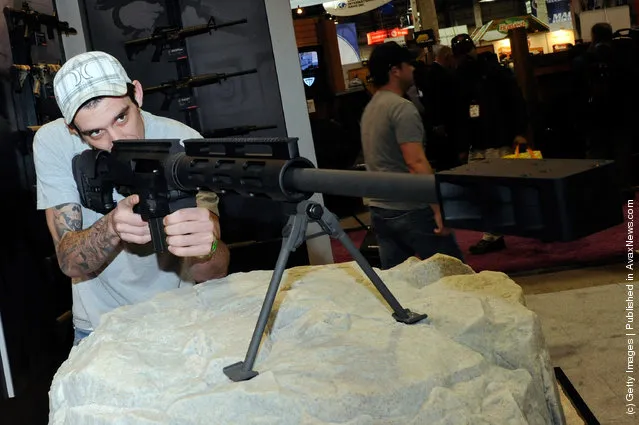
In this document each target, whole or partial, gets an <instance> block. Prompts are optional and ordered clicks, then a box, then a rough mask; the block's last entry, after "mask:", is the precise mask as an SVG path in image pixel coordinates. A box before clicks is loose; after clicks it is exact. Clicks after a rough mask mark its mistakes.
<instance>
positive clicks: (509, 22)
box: [497, 18, 528, 34]
mask: <svg viewBox="0 0 639 425" xmlns="http://www.w3.org/2000/svg"><path fill="white" fill-rule="evenodd" d="M516 28H528V20H527V19H521V18H507V19H504V20H502V21H501V22H499V26H498V27H497V31H499V32H500V33H502V34H508V31H510V30H514V29H516Z"/></svg>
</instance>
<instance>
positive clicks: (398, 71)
mask: <svg viewBox="0 0 639 425" xmlns="http://www.w3.org/2000/svg"><path fill="white" fill-rule="evenodd" d="M414 71H415V67H414V66H413V65H411V64H409V63H406V62H404V63H402V64H401V65H399V66H395V67H393V69H392V71H391V72H392V73H393V74H394V76H395V78H397V81H398V82H399V85H400V87H401V88H402V89H403V90H404V91H406V90H408V89H409V88H410V87H411V86H412V85H413V84H414V83H415V80H414V78H413V72H414Z"/></svg>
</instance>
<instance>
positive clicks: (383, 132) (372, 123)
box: [361, 90, 428, 210]
mask: <svg viewBox="0 0 639 425" xmlns="http://www.w3.org/2000/svg"><path fill="white" fill-rule="evenodd" d="M361 128H362V150H363V153H364V162H366V168H367V169H368V170H369V171H383V172H395V173H410V171H409V169H408V166H407V165H406V162H405V161H404V156H403V155H402V150H401V148H400V147H399V145H400V144H402V143H407V142H420V143H422V142H423V141H424V125H423V123H422V119H421V117H420V115H419V112H418V111H417V108H416V107H415V105H413V103H412V102H411V101H410V100H407V99H404V98H403V97H401V96H399V95H397V94H395V93H393V92H391V91H388V90H378V91H377V92H376V93H375V95H374V96H373V98H372V99H371V101H370V102H369V103H368V105H366V109H364V114H363V115H362V122H361ZM368 204H369V205H370V206H372V207H378V208H386V209H391V210H414V209H420V208H426V207H428V203H427V202H422V201H410V200H407V201H389V200H384V199H369V201H368Z"/></svg>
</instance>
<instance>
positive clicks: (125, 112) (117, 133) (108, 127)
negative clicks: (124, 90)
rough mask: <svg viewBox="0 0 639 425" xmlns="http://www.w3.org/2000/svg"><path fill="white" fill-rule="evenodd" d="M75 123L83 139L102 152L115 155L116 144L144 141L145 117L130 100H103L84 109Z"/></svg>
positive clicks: (117, 98) (77, 115)
mask: <svg viewBox="0 0 639 425" xmlns="http://www.w3.org/2000/svg"><path fill="white" fill-rule="evenodd" d="M73 122H74V123H75V125H76V127H77V129H78V131H79V132H80V136H81V137H82V139H83V140H84V141H85V142H87V143H88V144H89V145H91V146H92V147H94V148H96V149H100V150H106V151H111V148H112V147H113V141H114V140H121V139H144V121H143V119H142V114H141V113H140V109H139V108H138V107H137V106H136V105H135V103H133V101H132V100H131V98H130V97H129V96H122V97H105V98H102V100H100V102H98V103H97V104H95V105H93V106H91V107H84V108H82V109H80V110H79V111H78V113H77V114H76V116H75V119H74V120H73Z"/></svg>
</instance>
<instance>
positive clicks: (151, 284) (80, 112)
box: [34, 52, 229, 344]
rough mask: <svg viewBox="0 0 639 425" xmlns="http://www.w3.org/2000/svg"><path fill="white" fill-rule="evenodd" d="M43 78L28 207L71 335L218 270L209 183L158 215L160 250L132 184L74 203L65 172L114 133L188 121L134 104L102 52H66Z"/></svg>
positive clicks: (175, 127)
mask: <svg viewBox="0 0 639 425" xmlns="http://www.w3.org/2000/svg"><path fill="white" fill-rule="evenodd" d="M53 88H54V94H55V98H56V102H57V104H58V106H59V107H60V110H61V112H62V116H63V117H62V118H59V119H57V120H55V121H52V122H49V123H47V124H45V125H43V126H42V127H41V128H40V129H39V130H38V131H37V133H36V134H35V138H34V161H35V169H36V178H37V208H38V209H40V210H44V211H45V215H46V221H47V225H48V227H49V230H50V232H51V236H52V238H53V243H54V246H55V250H56V255H57V259H58V263H59V265H60V269H61V270H62V272H63V273H64V274H65V275H67V276H69V277H70V278H71V279H72V284H73V285H72V295H73V325H74V328H75V341H74V344H78V343H79V342H80V341H81V340H82V339H83V338H85V337H86V336H88V335H89V334H90V333H91V332H92V331H94V330H95V329H96V328H97V327H98V326H99V324H100V319H101V317H102V316H103V315H104V314H105V313H108V312H109V311H111V310H113V309H116V308H118V307H120V306H124V305H130V304H135V303H139V302H143V301H146V300H149V299H150V298H152V297H154V296H155V295H157V294H159V293H161V292H165V291H169V290H172V289H176V288H178V287H185V286H189V285H193V284H195V283H199V282H204V281H207V280H211V279H217V278H222V277H224V276H226V274H227V270H228V264H229V251H228V248H227V246H226V245H225V244H224V242H222V241H221V240H220V237H221V235H220V225H219V219H218V214H219V212H218V201H219V200H218V197H217V195H216V194H214V193H210V192H199V193H198V195H197V207H194V208H184V209H180V210H178V211H175V212H173V213H172V214H170V215H167V216H166V217H165V219H164V226H165V232H166V235H167V239H166V242H167V244H168V251H169V252H167V253H161V254H156V253H155V251H154V250H153V246H152V244H151V243H150V241H151V234H150V231H149V226H148V223H146V222H145V221H143V220H142V218H141V216H140V215H139V214H136V213H135V212H134V211H133V207H134V206H135V205H136V204H138V203H139V201H140V199H139V196H138V195H137V194H134V195H131V196H128V197H123V196H121V195H120V194H118V193H116V192H114V200H116V201H117V206H116V207H115V209H113V210H112V211H111V212H109V213H108V214H106V215H102V214H100V213H97V212H95V211H92V210H90V209H87V208H85V207H84V206H83V205H82V204H81V201H80V195H79V192H78V187H77V184H76V181H75V179H74V175H73V168H72V162H73V158H74V156H75V155H78V154H80V153H81V152H83V151H85V150H87V149H98V150H104V151H110V150H111V148H112V146H113V142H114V141H115V140H122V139H133V140H137V139H180V140H185V139H193V138H201V137H202V136H201V135H200V134H199V133H198V132H197V131H195V130H193V129H192V128H190V127H188V126H186V125H184V124H182V123H180V122H178V121H175V120H172V119H168V118H164V117H160V116H156V115H153V114H150V113H149V112H146V111H144V110H142V109H141V108H142V101H143V89H142V86H141V84H140V82H139V81H137V80H136V81H131V79H130V78H129V76H128V75H127V73H126V71H125V70H124V68H123V67H122V65H121V64H120V62H119V61H118V60H117V59H115V58H114V57H113V56H111V55H109V54H107V53H104V52H86V53H82V54H79V55H77V56H74V57H73V58H71V59H69V60H68V61H67V62H66V63H65V64H64V65H63V66H62V67H61V68H60V70H59V71H58V72H57V74H56V75H55V78H54V82H53Z"/></svg>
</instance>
